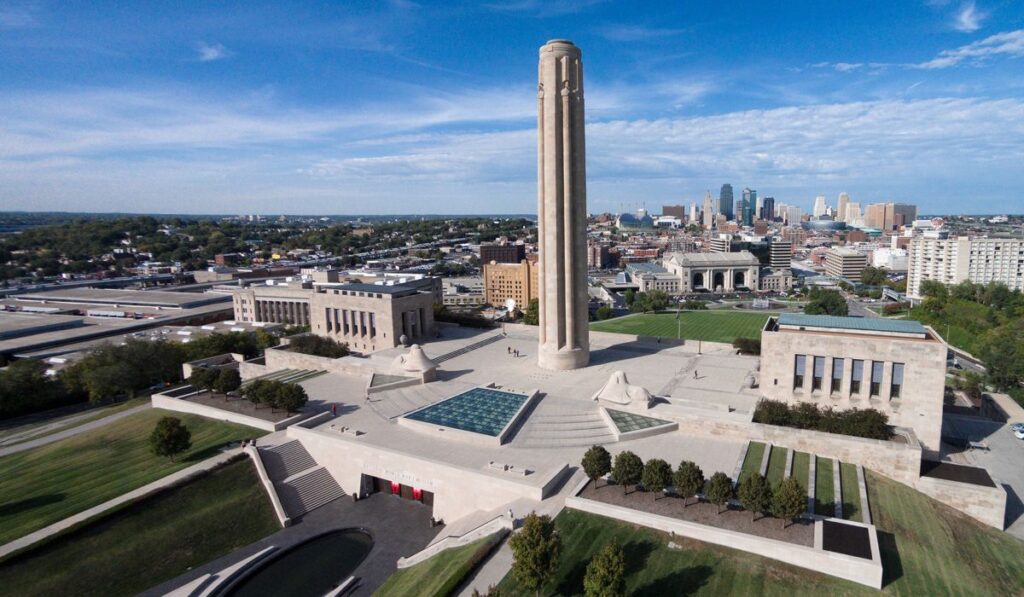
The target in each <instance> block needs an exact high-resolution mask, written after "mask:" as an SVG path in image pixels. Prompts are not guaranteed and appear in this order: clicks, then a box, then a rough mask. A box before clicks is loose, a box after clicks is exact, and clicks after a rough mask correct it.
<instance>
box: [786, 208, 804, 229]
mask: <svg viewBox="0 0 1024 597" xmlns="http://www.w3.org/2000/svg"><path fill="white" fill-rule="evenodd" d="M801 218H803V212H802V211H801V210H800V208H799V207H797V206H796V205H787V206H786V218H785V220H786V225H787V226H799V225H800V219H801Z"/></svg>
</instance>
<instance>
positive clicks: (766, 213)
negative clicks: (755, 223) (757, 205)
mask: <svg viewBox="0 0 1024 597" xmlns="http://www.w3.org/2000/svg"><path fill="white" fill-rule="evenodd" d="M761 219H762V220H768V221H769V222H770V221H772V220H774V219H775V197H765V198H764V203H763V204H762V205H761Z"/></svg>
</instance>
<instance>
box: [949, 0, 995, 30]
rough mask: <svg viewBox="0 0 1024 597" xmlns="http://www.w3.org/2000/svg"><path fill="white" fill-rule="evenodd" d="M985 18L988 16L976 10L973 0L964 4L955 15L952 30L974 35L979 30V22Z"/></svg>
mask: <svg viewBox="0 0 1024 597" xmlns="http://www.w3.org/2000/svg"><path fill="white" fill-rule="evenodd" d="M986 16H988V15H986V14H985V13H983V12H981V11H979V10H978V7H977V6H976V5H975V4H974V2H973V0H972V1H970V2H965V3H964V4H963V5H962V6H961V7H960V10H959V11H957V13H956V19H954V21H953V28H954V29H956V30H957V31H962V32H964V33H974V32H975V31H977V30H978V29H981V22H982V21H984V20H985V17H986Z"/></svg>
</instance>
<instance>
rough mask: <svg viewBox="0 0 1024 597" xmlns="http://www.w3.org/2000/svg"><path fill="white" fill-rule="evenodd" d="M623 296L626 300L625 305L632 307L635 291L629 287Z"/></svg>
mask: <svg viewBox="0 0 1024 597" xmlns="http://www.w3.org/2000/svg"><path fill="white" fill-rule="evenodd" d="M623 298H624V300H625V301H626V306H627V307H630V308H632V307H633V303H634V302H635V301H636V291H635V290H633V289H632V288H630V289H629V290H627V291H626V294H625V296H624V297H623Z"/></svg>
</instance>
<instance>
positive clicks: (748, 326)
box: [590, 311, 775, 343]
mask: <svg viewBox="0 0 1024 597" xmlns="http://www.w3.org/2000/svg"><path fill="white" fill-rule="evenodd" d="M770 315H775V313H745V312H740V311H683V312H682V313H680V320H681V321H682V324H681V325H680V324H679V322H678V321H677V320H676V314H675V313H674V312H673V313H645V314H638V315H627V316H625V317H620V318H617V319H609V320H607V321H599V322H595V323H592V324H591V325H590V329H592V330H594V331H597V332H615V333H619V334H633V335H636V336H658V337H661V338H676V337H677V328H678V333H679V334H680V336H681V337H682V338H683V339H685V340H703V341H706V342H725V343H731V342H732V341H733V340H735V339H736V338H741V337H742V338H760V337H761V328H763V327H764V324H765V322H766V321H767V320H768V317H769V316H770Z"/></svg>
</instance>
